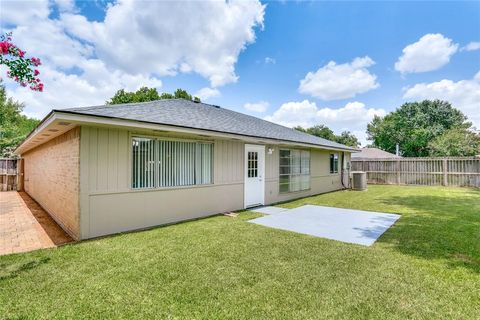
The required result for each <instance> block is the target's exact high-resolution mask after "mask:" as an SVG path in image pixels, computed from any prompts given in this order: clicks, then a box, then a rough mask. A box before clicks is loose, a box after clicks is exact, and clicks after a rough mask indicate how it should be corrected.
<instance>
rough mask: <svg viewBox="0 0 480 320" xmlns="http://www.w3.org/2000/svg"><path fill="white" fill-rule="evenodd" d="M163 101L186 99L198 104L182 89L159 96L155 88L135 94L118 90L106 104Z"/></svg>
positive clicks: (139, 90) (196, 98) (144, 88)
mask: <svg viewBox="0 0 480 320" xmlns="http://www.w3.org/2000/svg"><path fill="white" fill-rule="evenodd" d="M163 99H186V100H193V101H196V102H200V99H199V98H198V97H193V98H192V96H191V95H190V94H189V93H188V92H187V91H185V90H183V89H177V90H175V92H174V93H173V94H172V93H167V92H164V93H162V94H161V95H159V94H158V92H157V89H155V88H148V87H141V88H140V89H138V90H137V91H135V92H128V91H125V90H124V89H121V90H118V91H117V92H116V93H115V95H114V96H113V97H112V98H111V99H110V100H109V101H107V104H122V103H136V102H147V101H154V100H163Z"/></svg>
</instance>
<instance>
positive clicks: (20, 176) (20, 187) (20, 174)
mask: <svg viewBox="0 0 480 320" xmlns="http://www.w3.org/2000/svg"><path fill="white" fill-rule="evenodd" d="M17 191H23V159H18V160H17Z"/></svg>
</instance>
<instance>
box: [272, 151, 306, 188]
mask: <svg viewBox="0 0 480 320" xmlns="http://www.w3.org/2000/svg"><path fill="white" fill-rule="evenodd" d="M279 185H280V192H294V191H301V190H308V189H310V151H304V150H280V181H279Z"/></svg>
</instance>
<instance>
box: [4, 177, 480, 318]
mask: <svg viewBox="0 0 480 320" xmlns="http://www.w3.org/2000/svg"><path fill="white" fill-rule="evenodd" d="M303 204H319V205H326V206H336V207H344V208H357V209H363V210H371V211H383V212H392V213H400V214H401V215H402V217H401V219H400V220H399V221H397V223H396V224H395V225H394V226H393V227H392V228H391V229H390V230H388V231H387V232H386V233H385V234H384V235H383V236H382V237H381V238H380V239H379V241H378V242H377V243H376V244H375V245H373V246H372V247H363V246H358V245H351V244H345V243H340V242H337V241H332V240H327V239H321V238H315V237H310V236H306V235H300V234H296V233H292V232H287V231H281V230H276V229H270V228H265V227H262V226H258V225H254V224H250V223H247V222H246V221H247V220H249V219H251V218H254V217H256V216H258V215H257V214H254V213H250V212H243V213H241V214H240V215H239V217H237V218H231V217H224V216H217V217H213V218H208V219H203V220H198V221H193V222H187V223H182V224H178V225H173V226H168V227H163V228H156V229H152V230H149V231H144V232H137V233H129V234H122V235H118V236H112V237H108V238H103V239H97V240H92V241H85V242H81V243H79V244H73V245H67V246H64V247H60V248H57V249H47V250H40V251H36V252H31V253H27V254H17V255H9V256H3V257H0V318H81V319H88V318H90V319H92V318H171V319H184V318H196V319H251V318H268V319H309V318H316V319H319V318H325V319H331V318H340V319H365V318H368V319H407V318H412V319H432V318H435V319H436V318H444V319H479V318H480V303H479V301H480V190H474V189H460V188H442V187H438V188H436V187H398V186H370V187H369V190H368V191H366V192H352V191H343V192H335V193H329V194H325V195H320V196H315V197H310V198H305V199H301V200H297V201H293V202H290V203H286V204H283V205H282V206H285V207H295V206H299V205H303Z"/></svg>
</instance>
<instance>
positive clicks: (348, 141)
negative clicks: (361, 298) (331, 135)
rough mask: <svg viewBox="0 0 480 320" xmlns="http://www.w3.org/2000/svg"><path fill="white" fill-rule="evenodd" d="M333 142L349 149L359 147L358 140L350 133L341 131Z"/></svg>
mask: <svg viewBox="0 0 480 320" xmlns="http://www.w3.org/2000/svg"><path fill="white" fill-rule="evenodd" d="M335 141H337V142H338V143H341V144H344V145H346V146H349V147H355V148H358V147H359V146H360V142H359V141H358V138H357V137H356V136H355V135H354V134H353V133H351V132H350V131H343V132H342V133H341V134H340V135H339V136H337V137H336V140H335Z"/></svg>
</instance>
